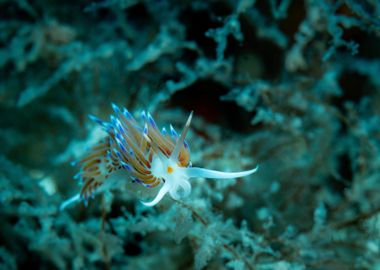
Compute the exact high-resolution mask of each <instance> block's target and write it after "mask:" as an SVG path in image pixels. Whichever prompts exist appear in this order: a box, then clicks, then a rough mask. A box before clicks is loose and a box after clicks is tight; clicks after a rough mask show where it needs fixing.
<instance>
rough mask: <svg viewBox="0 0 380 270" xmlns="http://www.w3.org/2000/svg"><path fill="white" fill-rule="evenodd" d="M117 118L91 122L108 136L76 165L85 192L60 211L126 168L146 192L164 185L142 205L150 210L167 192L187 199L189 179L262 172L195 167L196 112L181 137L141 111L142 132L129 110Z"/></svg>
mask: <svg viewBox="0 0 380 270" xmlns="http://www.w3.org/2000/svg"><path fill="white" fill-rule="evenodd" d="M112 107H113V109H114V111H115V116H111V117H110V119H111V121H110V122H105V121H102V120H100V119H98V118H96V117H95V116H90V118H91V119H92V120H93V121H95V122H97V123H98V124H100V125H102V127H103V128H104V129H105V131H106V132H107V133H108V137H107V138H106V139H105V140H103V141H101V142H100V143H98V144H97V145H95V146H94V147H93V148H92V149H91V150H90V152H89V153H88V155H87V156H85V157H84V158H82V159H81V160H80V161H78V162H75V164H78V165H80V166H81V170H80V172H79V173H78V174H77V175H76V176H75V178H79V179H80V180H81V182H82V190H81V192H80V193H79V194H78V195H75V196H74V197H72V198H71V199H68V200H67V201H65V202H64V203H62V205H61V210H62V209H64V208H65V207H67V206H68V205H70V204H72V203H74V202H77V201H80V200H84V201H85V202H87V199H88V198H89V197H91V195H94V194H95V192H99V191H100V190H104V187H105V186H107V185H104V183H107V179H108V178H109V176H110V175H111V174H112V173H113V172H115V171H117V170H125V171H126V172H127V173H128V174H129V175H130V177H131V178H132V181H133V182H136V183H139V184H142V185H144V186H145V187H147V188H154V187H158V186H159V187H160V188H159V191H158V193H157V195H156V196H155V198H154V199H153V200H152V201H150V202H143V204H144V205H146V206H154V205H156V204H157V203H159V202H160V201H161V200H162V199H163V197H164V196H165V194H166V193H169V195H170V196H171V197H172V198H173V199H175V200H179V199H181V198H184V197H187V196H189V195H190V193H191V184H190V182H189V179H190V178H196V177H201V178H237V177H244V176H247V175H250V174H252V173H254V172H256V171H257V169H258V166H256V167H255V168H253V169H251V170H248V171H241V172H220V171H214V170H208V169H204V168H197V167H192V166H191V162H190V150H189V146H188V144H187V142H186V141H185V138H186V135H187V132H188V130H189V127H190V123H191V119H192V116H193V113H192V112H191V113H190V116H189V118H188V119H187V121H186V124H185V127H184V128H183V130H182V132H181V135H180V136H178V134H177V133H176V131H175V130H174V128H173V127H172V126H170V131H171V136H170V135H168V134H167V132H166V129H165V128H163V129H162V131H159V130H158V127H157V125H156V123H155V122H154V120H153V118H152V116H151V115H150V114H149V113H148V114H145V112H143V113H142V118H143V120H144V122H145V123H144V126H143V128H142V127H141V126H140V125H138V123H137V122H136V121H135V120H134V118H133V117H132V115H131V114H130V113H129V112H128V110H126V109H125V108H124V109H123V110H120V109H119V108H118V107H117V106H116V105H114V104H112Z"/></svg>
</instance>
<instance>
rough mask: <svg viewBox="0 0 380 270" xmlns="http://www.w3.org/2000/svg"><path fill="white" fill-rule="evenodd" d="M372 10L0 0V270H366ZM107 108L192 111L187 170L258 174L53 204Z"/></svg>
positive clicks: (373, 219) (374, 131)
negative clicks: (159, 192) (162, 196)
mask: <svg viewBox="0 0 380 270" xmlns="http://www.w3.org/2000/svg"><path fill="white" fill-rule="evenodd" d="M379 18H380V4H379V2H378V1H375V0H365V1H358V0H342V1H330V0H322V1H316V0H303V1H292V0H278V1H275V0H269V1H264V0H258V1H254V0H240V1H232V0H220V1H216V0H211V1H197V0H195V1H171V0H163V1H147V0H100V1H94V2H91V1H87V2H85V3H84V2H83V1H46V0H38V1H32V0H16V1H13V0H5V1H1V3H0V30H1V31H0V74H1V81H0V111H1V114H0V127H1V129H0V139H1V142H2V147H1V149H0V201H1V208H0V225H1V239H2V241H1V244H0V264H1V266H0V268H5V269H22V268H26V267H29V268H31V267H32V268H39V269H54V268H58V269H68V268H71V269H99V268H100V269H104V268H106V269H107V268H108V269H120V268H121V269H123V268H129V269H151V268H153V267H156V266H157V265H160V266H161V267H162V268H165V269H192V268H195V269H203V268H207V269H279V268H281V269H376V268H379V266H380V260H379V258H380V256H379V253H380V229H379V222H380V221H379V218H380V216H379V211H380V202H379V199H378V198H379V196H378V194H379V191H380V189H379V181H380V174H379V171H380V160H379V157H380V134H379V126H380V117H379V115H380V111H379V108H380V106H379V104H380V94H379V93H380V92H379V90H380V80H379V76H378V73H379V69H380V68H379V67H380V53H379V50H378V48H379V47H380V37H379V30H380V19H379ZM111 102H116V103H117V104H120V105H123V106H125V107H128V108H130V112H131V114H136V113H137V112H139V111H142V109H147V110H149V111H151V112H154V113H155V115H157V117H158V119H157V120H158V121H159V122H160V123H173V125H174V126H175V127H181V126H182V125H183V119H186V112H188V111H190V110H194V111H195V112H196V115H197V118H195V119H194V121H193V123H192V128H191V129H190V130H189V133H190V134H189V135H190V136H191V138H192V141H191V147H192V162H193V163H194V164H196V165H202V166H205V167H208V168H215V169H218V170H226V171H232V170H235V169H237V170H244V169H245V168H250V166H252V164H258V163H259V164H260V165H261V167H260V171H258V173H256V174H255V175H254V179H253V178H252V179H246V181H238V180H236V179H230V180H229V179H225V180H223V181H204V180H203V179H196V180H195V181H194V184H193V186H192V187H193V190H192V194H191V196H189V197H187V198H186V199H184V200H181V201H176V202H173V201H172V200H170V199H168V200H163V201H162V202H161V203H160V204H159V205H158V206H157V207H154V208H148V207H146V206H144V205H142V204H141V203H139V200H144V201H145V200H148V199H149V198H152V197H154V196H155V195H156V192H155V191H151V190H152V189H146V188H144V187H143V186H141V185H136V184H132V183H130V182H129V181H126V182H125V183H123V184H122V185H120V186H118V188H117V189H115V190H113V191H112V192H108V191H106V192H104V193H102V195H101V196H97V197H96V198H95V201H94V202H93V203H91V204H89V205H88V207H87V208H85V207H84V206H83V205H78V206H77V207H72V208H70V209H67V210H66V211H62V212H60V211H59V206H60V204H61V202H62V201H63V200H64V199H65V198H68V197H69V196H71V195H72V194H74V193H75V192H76V191H77V188H78V187H77V183H76V181H74V180H72V177H73V176H74V175H75V174H76V169H75V168H73V167H71V166H70V162H71V161H72V160H78V159H80V158H82V157H83V156H84V155H85V153H86V152H87V150H88V149H89V148H91V147H93V146H94V145H96V144H97V143H98V142H99V141H101V140H102V138H103V136H104V133H103V132H102V130H101V128H99V127H97V125H94V124H93V123H90V122H89V121H88V120H87V115H88V114H94V115H98V116H99V117H100V118H102V119H104V118H106V116H107V115H108V114H109V113H110V112H111V111H110V108H109V107H110V106H109V104H110V103H111ZM158 112H159V113H158ZM249 178H250V177H249ZM251 180H252V181H251ZM253 180H254V181H253ZM150 192H151V193H150Z"/></svg>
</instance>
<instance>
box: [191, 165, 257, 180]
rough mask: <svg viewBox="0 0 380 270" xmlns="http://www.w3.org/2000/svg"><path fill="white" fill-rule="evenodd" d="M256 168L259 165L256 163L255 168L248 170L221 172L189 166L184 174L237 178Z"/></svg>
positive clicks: (248, 173) (254, 170) (253, 171)
mask: <svg viewBox="0 0 380 270" xmlns="http://www.w3.org/2000/svg"><path fill="white" fill-rule="evenodd" d="M258 168H259V166H258V165H257V166H256V167H255V168H253V169H252V170H248V171H241V172H221V171H215V170H208V169H204V168H198V167H191V168H186V175H187V176H188V177H189V178H193V177H203V178H218V179H223V178H237V177H244V176H247V175H250V174H252V173H255V172H256V171H257V170H258Z"/></svg>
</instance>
